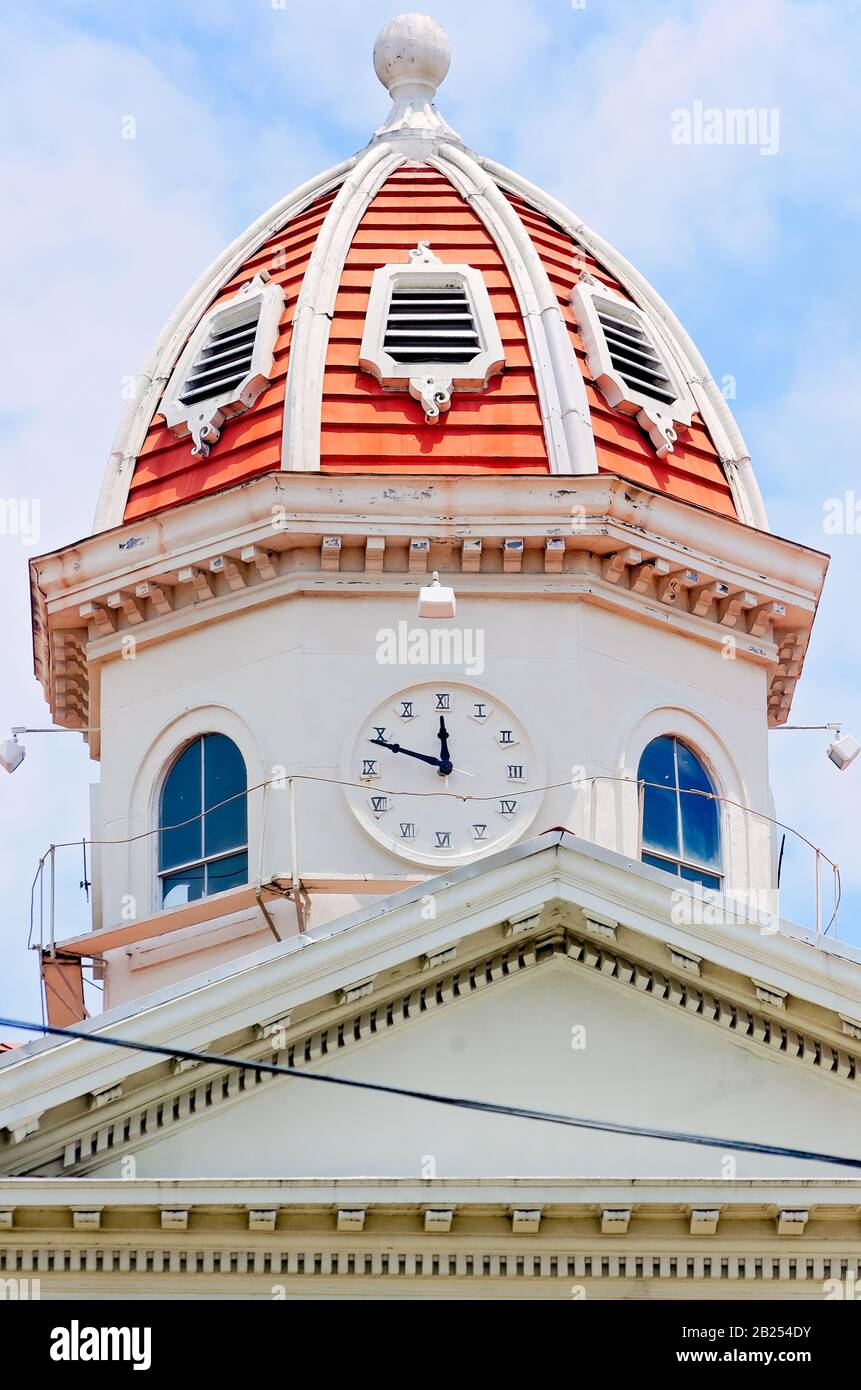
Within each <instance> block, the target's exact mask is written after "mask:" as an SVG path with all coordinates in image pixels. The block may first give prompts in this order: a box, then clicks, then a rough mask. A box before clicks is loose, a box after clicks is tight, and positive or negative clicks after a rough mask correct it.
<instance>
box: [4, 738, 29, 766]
mask: <svg viewBox="0 0 861 1390" xmlns="http://www.w3.org/2000/svg"><path fill="white" fill-rule="evenodd" d="M26 752H27V750H26V748H25V747H24V745H23V743H19V742H18V736H17V734H14V733H13V735H12V737H11V738H4V740H3V742H2V743H0V767H2V768H3V771H4V772H14V771H15V769H16V767H20V766H21V764H22V763H23V761H24V757H25V755H26Z"/></svg>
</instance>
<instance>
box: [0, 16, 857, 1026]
mask: <svg viewBox="0 0 861 1390" xmlns="http://www.w3.org/2000/svg"><path fill="white" fill-rule="evenodd" d="M429 12H430V13H432V14H433V16H434V17H435V18H436V19H438V20H439V21H440V22H441V23H442V24H443V25H444V26H445V28H446V29H447V30H448V32H449V35H450V37H451V46H452V55H453V56H452V67H451V72H450V74H449V77H448V79H447V80H446V83H445V85H444V87H443V88H442V90H441V93H440V97H439V105H440V107H441V109H442V111H443V112H444V114H445V116H446V118H447V119H448V120H449V122H450V123H451V124H452V125H453V126H454V128H455V129H456V130H458V131H459V132H460V133H461V135H462V136H463V138H464V139H465V140H466V142H467V143H468V144H469V145H470V146H472V147H473V148H474V149H477V150H479V151H481V152H482V153H485V154H488V155H491V156H492V157H494V158H496V159H499V160H500V161H501V162H503V163H505V164H508V165H511V166H513V167H514V168H516V169H518V170H519V171H520V172H521V173H523V174H524V175H526V176H527V177H528V178H529V179H531V180H532V181H533V182H534V183H537V184H539V185H540V186H542V187H544V188H546V189H547V190H548V191H549V192H550V193H552V194H553V195H555V196H556V197H558V198H559V199H561V201H562V202H563V203H564V204H566V205H567V206H568V207H569V208H571V209H572V210H573V211H574V212H575V213H576V214H577V215H578V216H580V217H582V218H583V219H584V220H585V221H586V222H587V223H588V224H589V225H590V226H591V227H593V228H594V229H595V230H596V231H598V232H600V233H601V234H602V235H603V236H604V237H606V238H607V239H608V240H609V241H610V242H612V243H613V244H614V245H616V246H617V247H618V248H619V250H620V251H622V252H623V253H624V254H625V255H626V256H627V257H628V258H629V259H630V260H632V261H633V262H634V263H635V264H636V265H637V267H638V269H639V270H640V271H641V272H642V273H643V274H644V275H645V276H646V278H647V279H649V280H650V281H651V282H652V283H653V284H654V285H655V286H656V288H657V289H658V290H659V292H660V293H661V294H662V296H663V297H664V298H665V299H666V300H667V301H668V302H669V303H670V304H671V305H672V307H673V309H674V310H675V311H676V313H677V314H678V316H679V317H680V318H681V320H682V322H683V323H684V324H685V326H686V328H687V329H688V331H689V333H690V334H691V336H692V337H693V339H694V340H695V342H696V343H697V345H698V346H699V348H700V350H701V351H702V353H703V355H704V356H705V358H706V361H707V362H708V363H709V365H710V367H711V370H712V373H713V375H714V376H715V377H716V378H717V379H718V380H719V381H723V380H724V379H727V381H728V383H729V385H728V389H732V390H733V391H734V396H733V399H732V400H731V406H732V408H733V410H734V412H735V414H736V417H737V419H738V421H739V424H740V426H741V428H742V431H743V432H744V434H745V436H746V438H747V442H748V445H749V447H750V450H751V454H752V457H753V460H754V466H755V469H756V472H757V476H758V478H759V481H760V486H761V488H762V490H763V493H764V496H765V501H766V506H767V508H768V511H769V516H770V520H771V524H772V528H773V529H774V530H775V531H777V532H778V533H779V534H782V535H784V536H788V537H790V538H792V539H794V540H798V541H801V542H804V543H805V544H807V545H810V546H813V547H815V548H817V549H820V550H826V551H828V552H829V553H830V554H831V555H832V557H833V558H832V563H831V569H830V573H829V577H828V580H827V583H826V591H825V596H824V599H823V602H822V606H821V608H820V612H819V616H818V618H817V622H816V626H815V629H814V637H813V641H812V643H811V647H810V651H809V654H808V657H807V664H806V668H805V674H804V677H803V679H802V681H801V682H800V685H799V687H798V690H797V693H796V696H795V701H794V706H793V711H792V716H791V717H792V722H793V723H803V724H808V723H810V724H822V723H827V722H831V721H836V720H841V721H843V724H844V727H845V729H846V730H848V731H851V732H854V733H856V734H857V735H858V737H859V738H861V695H859V674H861V671H859V667H861V663H859V657H858V635H857V619H856V613H857V600H856V596H857V594H858V591H859V587H861V563H859V554H861V478H859V464H858V446H857V442H856V440H857V427H856V420H855V413H856V409H857V406H856V402H857V401H858V397H859V391H858V381H859V373H861V337H859V331H858V324H859V323H861V276H859V272H858V268H857V267H858V260H859V258H858V255H857V245H858V239H859V222H861V183H859V179H858V146H859V133H861V130H860V129H859V128H861V84H859V83H858V80H857V73H858V70H859V66H861V6H859V4H858V3H855V0H840V3H839V4H838V3H835V0H829V3H821V2H820V3H816V2H815V0H756V3H755V4H751V3H750V0H700V2H699V3H683V2H682V0H678V3H675V2H674V0H652V2H651V3H649V4H644V3H643V0H631V3H628V0H585V3H581V0H574V3H572V0H493V3H490V0H470V3H469V5H464V4H463V3H457V4H455V3H450V0H435V3H434V4H433V5H432V6H431V7H430V8H429ZM395 13H397V6H396V5H394V4H393V3H392V0H386V3H378V0H361V3H353V2H352V0H313V3H312V0H206V2H205V3H203V0H196V2H195V0H171V3H168V2H167V0H151V3H137V2H136V0H125V3H124V4H122V5H117V4H116V3H115V0H111V3H100V0H91V2H90V3H87V4H81V3H76V2H75V0H46V3H43V4H42V5H40V6H38V7H32V6H31V7H23V6H21V5H19V4H7V3H0V18H2V32H3V36H4V42H3V45H2V50H0V171H2V179H0V189H2V194H3V201H4V204H5V207H4V215H3V217H2V218H0V247H2V263H3V267H4V279H3V323H4V332H3V333H2V334H0V359H2V360H0V382H2V392H0V503H2V504H3V508H2V511H0V585H2V593H3V596H4V602H3V609H2V614H3V623H2V637H3V652H2V665H0V738H3V737H6V735H7V731H8V730H9V729H11V727H12V726H13V725H32V726H38V727H43V726H46V725H47V724H48V723H49V716H48V712H47V708H46V706H45V704H44V702H43V699H42V695H41V690H40V688H39V686H38V684H37V683H36V681H35V679H34V677H33V675H32V648H31V635H30V615H29V592H28V569H27V566H28V560H29V558H30V557H31V556H33V555H36V554H40V553H44V552H46V551H49V550H51V549H53V548H55V547H57V546H59V545H61V544H65V543H67V542H70V541H72V540H75V539H78V538H80V537H82V536H85V535H86V534H87V533H88V532H89V530H90V528H91V523H92V516H93V512H94V509H95V504H96V499H97V495H98V490H99V486H100V483H101V479H102V474H103V471H104V466H105V461H106V459H107V456H108V452H109V450H110V446H111V441H112V439H113V436H114V433H115V431H116V427H117V423H118V421H119V416H120V412H121V409H122V406H123V390H124V388H125V387H126V384H127V382H128V379H129V377H131V376H133V375H135V374H136V373H137V372H138V371H139V370H140V367H141V365H142V364H143V361H144V359H145V357H146V355H147V353H148V351H149V348H150V345H151V343H152V341H153V340H154V339H155V337H156V336H157V334H158V332H159V330H160V328H161V326H162V324H163V322H164V321H165V320H166V319H167V318H168V316H169V315H170V313H171V312H172V310H173V308H174V306H175V304H176V303H177V302H178V300H179V299H180V298H181V297H182V295H183V294H184V293H185V291H186V290H187V289H188V287H189V286H190V285H191V284H192V282H193V281H194V280H195V279H196V278H197V276H198V275H199V273H200V272H201V271H202V270H203V269H204V268H205V267H206V265H208V263H209V262H210V261H211V260H212V259H213V258H214V257H215V256H216V255H217V254H218V253H219V252H220V251H221V250H222V248H223V247H224V246H225V245H226V244H227V243H228V242H229V241H230V240H232V239H233V237H234V236H235V235H236V234H237V233H238V232H240V231H241V230H242V229H243V228H244V227H245V226H246V225H247V224H248V223H249V222H251V221H252V220H253V219H254V218H256V217H257V216H258V215H259V214H260V213H261V212H262V211H263V210H264V209H265V208H267V207H268V206H270V205H271V204H272V203H274V202H275V201H276V200H278V199H280V198H281V197H282V196H283V195H284V194H285V193H287V192H289V190H290V189H291V188H293V187H295V186H297V185H298V184H300V183H302V182H303V181H304V180H305V179H307V178H309V177H311V176H312V175H314V174H316V173H317V172H319V171H320V170H321V169H324V168H326V167H328V166H329V165H331V164H333V163H335V162H336V161H338V160H340V159H342V158H343V157H345V156H346V155H348V154H350V153H352V152H354V151H355V150H357V149H359V148H361V147H362V146H363V145H364V144H365V143H366V142H367V140H368V138H369V137H370V135H371V133H372V132H373V130H374V129H375V128H376V127H377V126H378V125H379V124H380V123H381V121H382V119H383V117H384V116H385V114H386V111H387V109H388V97H387V95H386V93H385V92H384V91H383V89H382V88H381V87H380V86H379V84H378V82H377V80H376V77H375V76H374V72H373V67H372V63H371V49H372V46H373V41H374V37H375V35H376V33H377V31H378V29H379V28H380V26H381V25H382V24H383V23H384V22H385V21H386V20H387V19H389V18H391V17H392V15H393V14H395ZM739 107H741V108H745V109H752V110H754V111H755V112H756V113H757V121H756V129H755V131H753V132H752V134H753V136H754V138H753V139H752V140H750V141H748V142H747V143H729V142H726V141H724V142H723V143H715V142H713V141H710V140H709V141H707V140H705V139H699V140H698V139H696V138H695V137H696V134H697V124H696V123H697V119H698V117H697V113H700V117H699V120H700V126H699V130H700V134H701V135H702V133H703V131H704V130H705V129H706V126H705V124H704V123H703V122H704V120H705V117H704V116H703V115H702V113H708V112H709V111H717V112H718V113H720V112H723V111H726V110H728V109H735V108H739ZM680 113H681V114H680ZM686 123H687V126H688V127H689V128H690V130H691V132H692V138H691V139H690V140H689V141H688V142H687V143H684V142H683V141H681V140H680V139H679V136H680V134H684V132H685V130H686ZM711 128H712V129H715V128H716V127H715V126H714V122H713V123H712V126H711ZM856 494H857V503H858V508H857V516H856ZM13 518H15V519H14V520H13ZM835 518H837V524H836V525H835ZM26 742H27V746H28V753H27V758H26V761H25V762H24V764H23V765H22V766H21V767H20V768H19V769H18V771H17V772H16V773H15V774H14V776H13V777H7V776H6V775H5V774H3V773H2V772H0V828H2V837H0V904H2V909H0V1013H2V1014H5V1015H12V1016H16V1017H19V1018H23V1017H29V1018H36V1017H38V1016H39V1010H40V1005H39V991H38V972H37V965H36V960H35V957H34V955H33V953H32V952H30V951H28V949H27V938H28V931H29V918H30V885H31V882H32V879H33V875H34V872H35V870H36V866H37V863H38V861H39V859H40V857H41V856H42V855H43V854H44V852H45V850H46V849H47V847H48V845H49V843H51V842H54V843H60V842H63V841H71V840H80V839H81V837H82V836H84V835H85V834H86V833H88V798H89V784H90V783H91V782H94V781H96V780H97V779H98V766H97V764H95V763H93V762H92V761H90V759H89V757H88V754H87V749H86V747H85V745H84V744H83V742H82V740H81V739H80V737H79V736H78V735H76V734H66V733H62V734H61V733H58V734H51V735H48V734H46V735H42V736H40V735H33V736H30V737H29V738H28V739H27V740H26ZM770 743H771V765H772V786H773V791H774V799H775V804H776V808H777V815H778V816H779V817H780V819H781V820H783V821H785V822H787V823H788V824H789V825H792V826H795V827H797V828H798V829H799V830H801V831H803V833H804V834H805V835H806V836H807V838H808V839H809V840H811V841H812V842H813V843H814V844H818V845H820V846H821V847H822V848H823V850H824V851H825V852H826V853H827V854H829V855H830V857H831V858H832V859H834V860H836V861H837V862H839V863H840V865H841V869H842V876H843V894H844V895H843V902H842V906H841V910H840V915H839V919H838V923H837V932H838V935H839V936H840V938H841V939H842V940H846V941H851V942H853V943H855V944H861V856H859V854H858V824H859V801H861V760H859V762H858V763H857V764H856V765H855V767H854V768H853V769H850V770H849V771H848V772H846V773H843V774H839V773H838V772H837V771H836V770H835V769H834V768H833V767H832V765H831V764H830V763H829V762H828V761H827V759H826V757H825V749H826V744H827V736H826V735H825V734H823V733H815V732H811V733H803V732H799V733H794V732H790V731H783V732H776V733H773V734H771V735H770ZM65 854H66V859H65V860H64V862H63V868H62V874H61V878H60V881H59V882H58V905H59V908H60V914H59V915H60V919H61V921H60V924H59V926H58V935H61V936H67V935H70V934H73V933H74V932H76V931H78V930H82V929H84V928H85V927H86V925H88V923H87V918H86V903H85V900H84V895H83V893H82V892H81V890H80V889H79V888H78V883H79V880H80V878H81V877H82V874H81V872H80V857H79V855H78V852H77V851H75V852H71V851H66V852H65ZM787 856H788V859H787V883H788V885H789V887H788V891H787V893H785V894H784V900H783V903H782V906H783V910H784V913H785V915H791V916H793V917H794V918H795V919H796V920H799V921H801V922H803V923H804V924H805V925H811V924H812V920H813V919H812V910H813V898H812V883H813V878H812V870H811V867H810V860H809V857H808V858H807V859H806V860H803V859H802V858H801V857H800V855H798V854H796V853H795V852H794V851H790V850H788V851H787Z"/></svg>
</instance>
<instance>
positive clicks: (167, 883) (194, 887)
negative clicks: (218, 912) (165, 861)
mask: <svg viewBox="0 0 861 1390" xmlns="http://www.w3.org/2000/svg"><path fill="white" fill-rule="evenodd" d="M161 883H162V887H161V892H162V898H161V905H162V907H182V905H183V903H193V902H195V901H196V900H197V899H198V898H202V897H203V892H204V871H203V865H202V864H198V865H197V866H196V867H195V868H193V869H183V870H181V871H180V872H179V873H176V874H165V876H164V878H163V879H162V881H161Z"/></svg>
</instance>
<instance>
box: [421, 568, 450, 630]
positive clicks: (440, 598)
mask: <svg viewBox="0 0 861 1390" xmlns="http://www.w3.org/2000/svg"><path fill="white" fill-rule="evenodd" d="M456 608H457V599H456V598H455V594H454V589H449V588H448V587H447V586H446V585H445V584H440V582H439V574H438V573H437V571H436V570H434V572H433V577H432V579H431V582H430V584H426V585H424V586H423V587H422V588H421V589H420V590H419V617H420V618H453V617H454V615H455V609H456Z"/></svg>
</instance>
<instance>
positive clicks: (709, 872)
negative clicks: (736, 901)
mask: <svg viewBox="0 0 861 1390" xmlns="http://www.w3.org/2000/svg"><path fill="white" fill-rule="evenodd" d="M637 778H638V780H639V781H640V782H642V783H643V784H644V785H643V790H642V796H643V827H642V855H641V857H642V860H643V863H644V864H651V865H653V866H654V868H656V869H664V870H666V872H667V873H670V874H676V875H677V876H678V877H679V878H685V879H689V880H690V881H691V882H693V883H701V884H703V886H704V887H705V888H720V886H721V856H720V817H719V814H718V803H717V801H715V800H713V796H714V787H713V786H712V782H711V778H710V777H709V775H708V773H707V772H706V770H705V768H704V767H703V765H702V763H701V762H700V760H699V758H698V757H697V756H696V754H695V753H693V752H691V750H690V748H688V746H687V744H685V743H682V742H681V740H680V739H677V738H674V737H672V736H670V735H662V737H661V738H656V739H653V740H652V742H651V743H650V744H649V745H648V747H647V748H646V749H645V750H644V752H643V756H642V757H641V758H640V766H639V768H638V770H637ZM703 792H705V793H709V794H708V795H705V796H703V795H698V794H697V793H703Z"/></svg>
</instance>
